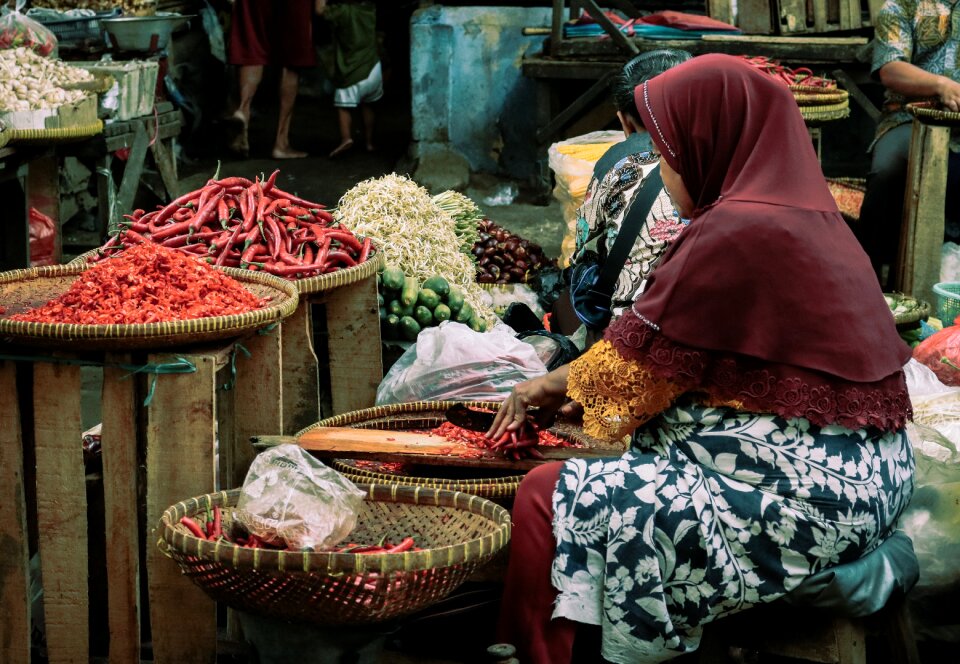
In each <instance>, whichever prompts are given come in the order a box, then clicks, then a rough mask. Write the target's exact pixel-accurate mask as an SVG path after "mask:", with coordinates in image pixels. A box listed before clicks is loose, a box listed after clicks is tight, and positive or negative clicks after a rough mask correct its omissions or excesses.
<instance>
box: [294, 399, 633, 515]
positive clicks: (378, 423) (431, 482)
mask: <svg viewBox="0 0 960 664" xmlns="http://www.w3.org/2000/svg"><path fill="white" fill-rule="evenodd" d="M458 403H463V404H465V405H467V406H469V407H472V408H486V409H489V410H497V409H498V408H500V404H499V403H496V402H488V401H467V402H463V401H417V402H413V403H404V404H393V405H390V406H376V407H374V408H365V409H363V410H356V411H353V412H350V413H344V414H343V415H337V416H335V417H331V418H328V419H325V420H321V421H320V422H317V423H316V424H313V425H310V426H309V427H307V428H305V429H303V430H302V431H299V432H298V433H297V436H298V437H299V436H301V435H303V434H304V433H306V432H308V431H312V430H313V429H317V428H319V427H354V428H357V429H378V430H383V431H398V430H402V429H408V430H409V429H432V428H434V427H437V426H439V425H441V424H443V423H444V422H446V418H445V416H444V413H445V412H446V410H447V409H448V408H450V407H451V406H453V405H456V404H458ZM550 431H551V432H552V433H554V434H556V435H557V436H560V437H561V438H565V439H567V440H569V441H571V442H575V443H578V444H581V445H584V446H585V447H591V448H595V447H604V446H607V445H608V444H605V443H603V442H601V441H599V440H597V439H595V438H592V437H590V436H588V435H586V434H585V433H584V432H583V429H581V428H580V426H579V425H576V424H573V423H570V422H557V423H556V424H554V425H553V426H552V427H551V428H550ZM623 451H625V450H615V449H611V456H616V455H617V454H619V453H621V452H623ZM334 467H335V468H336V469H337V470H338V471H339V472H341V473H343V474H344V475H346V476H347V477H349V478H350V479H351V480H353V481H354V482H371V481H375V482H387V483H395V484H400V485H403V486H414V487H431V488H435V489H449V490H455V491H465V492H467V493H471V494H473V495H477V496H483V497H485V498H492V499H497V500H509V499H512V498H513V497H514V496H515V495H516V493H517V487H518V486H519V485H520V481H521V480H522V479H523V475H503V473H502V472H499V471H497V470H493V469H491V470H484V469H479V468H471V469H469V471H468V472H470V473H471V474H474V476H473V477H437V476H424V475H419V474H416V473H419V472H421V471H420V467H416V466H410V467H408V468H407V469H406V470H405V472H406V473H407V474H403V475H398V474H394V473H386V472H377V471H375V470H368V469H363V468H357V467H356V466H355V465H354V462H352V461H350V460H342V459H341V460H337V461H335V462H334ZM438 468H439V467H437V466H431V467H430V468H429V470H427V471H426V472H432V473H434V475H435V474H436V473H437V471H438ZM450 470H451V473H462V472H463V469H450Z"/></svg>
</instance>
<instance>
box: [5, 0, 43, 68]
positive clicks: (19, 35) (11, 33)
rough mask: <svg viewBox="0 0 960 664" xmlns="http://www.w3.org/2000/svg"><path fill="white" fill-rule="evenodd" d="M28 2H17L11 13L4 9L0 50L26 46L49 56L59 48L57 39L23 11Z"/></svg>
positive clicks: (22, 0)
mask: <svg viewBox="0 0 960 664" xmlns="http://www.w3.org/2000/svg"><path fill="white" fill-rule="evenodd" d="M26 4H27V3H26V0H17V4H16V7H15V8H14V9H13V10H12V11H11V10H10V9H7V8H6V7H4V9H3V11H2V15H0V50H6V49H9V48H18V47H20V46H25V47H26V48H29V49H30V50H32V51H33V52H34V53H36V54H37V55H42V56H48V55H50V54H52V53H53V52H54V50H55V49H56V48H57V38H56V37H55V36H54V34H53V32H51V30H50V29H49V28H47V27H45V26H43V25H41V24H40V23H39V22H37V21H34V20H33V19H32V18H29V17H27V15H26V14H23V13H21V10H22V9H23V8H24V6H25V5H26Z"/></svg>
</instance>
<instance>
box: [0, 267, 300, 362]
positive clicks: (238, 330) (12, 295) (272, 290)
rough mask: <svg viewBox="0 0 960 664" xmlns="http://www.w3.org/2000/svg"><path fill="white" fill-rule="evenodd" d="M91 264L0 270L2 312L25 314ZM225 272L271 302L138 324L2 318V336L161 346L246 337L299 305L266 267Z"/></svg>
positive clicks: (76, 344) (79, 346) (66, 345)
mask: <svg viewBox="0 0 960 664" xmlns="http://www.w3.org/2000/svg"><path fill="white" fill-rule="evenodd" d="M86 269H87V267H86V266H84V265H53V266H48V267H35V268H30V269H26V270H13V271H11V272H0V305H2V306H3V307H4V309H5V312H4V314H3V316H9V315H11V314H17V313H22V312H24V311H27V310H29V309H33V308H35V307H38V306H41V305H43V304H45V303H47V302H49V301H50V300H52V299H54V298H56V297H58V296H60V295H62V294H63V293H64V292H65V291H67V289H69V288H70V285H71V284H72V283H73V282H74V280H75V279H76V278H77V277H78V276H79V275H80V274H81V273H82V272H83V271H84V270H86ZM223 271H224V272H226V273H227V274H229V275H230V276H231V277H233V278H234V279H236V280H237V281H239V282H240V283H242V284H243V285H244V287H245V288H246V289H247V290H249V291H250V292H251V293H253V294H254V295H256V296H257V297H259V298H270V304H269V305H268V306H266V307H264V308H262V309H256V310H254V311H251V312H248V313H244V314H235V315H231V316H215V317H210V318H194V319H190V320H181V321H171V322H166V323H144V324H137V325H69V324H63V323H27V322H22V321H12V320H10V319H9V318H3V317H0V339H7V340H9V341H13V342H16V343H23V344H29V345H32V346H49V347H54V348H57V349H59V350H64V349H70V350H118V349H159V348H167V347H170V346H187V345H194V344H197V343H204V342H210V341H217V340H221V339H229V338H234V337H238V336H242V335H243V334H245V333H247V332H253V331H254V330H256V329H259V328H262V327H266V326H268V325H270V324H272V323H275V322H277V321H279V320H282V319H283V318H286V317H287V316H289V315H290V314H292V313H293V312H294V311H295V310H296V308H297V300H298V295H297V287H296V286H295V285H294V284H293V283H292V282H289V281H286V280H285V279H280V278H279V277H274V276H272V275H269V274H263V273H261V272H249V271H247V270H238V269H232V268H223Z"/></svg>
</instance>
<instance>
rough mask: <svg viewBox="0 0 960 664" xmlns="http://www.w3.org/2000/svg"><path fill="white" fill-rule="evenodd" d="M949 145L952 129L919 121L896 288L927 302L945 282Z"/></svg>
mask: <svg viewBox="0 0 960 664" xmlns="http://www.w3.org/2000/svg"><path fill="white" fill-rule="evenodd" d="M949 142H950V128H949V127H937V126H934V125H929V124H926V123H924V122H921V121H920V120H918V119H916V118H914V120H913V134H912V136H911V138H910V156H909V159H908V161H907V189H906V195H905V196H904V203H903V224H902V225H901V230H900V254H899V258H898V260H897V269H896V273H895V276H894V288H895V290H898V291H901V292H903V293H909V294H910V295H913V296H914V297H915V298H917V299H919V300H926V301H927V302H936V301H937V297H936V295H935V294H934V292H933V286H934V284H936V283H937V282H939V281H940V252H941V250H942V247H943V226H944V222H943V218H944V213H945V211H944V206H945V200H946V195H947V156H948V144H949Z"/></svg>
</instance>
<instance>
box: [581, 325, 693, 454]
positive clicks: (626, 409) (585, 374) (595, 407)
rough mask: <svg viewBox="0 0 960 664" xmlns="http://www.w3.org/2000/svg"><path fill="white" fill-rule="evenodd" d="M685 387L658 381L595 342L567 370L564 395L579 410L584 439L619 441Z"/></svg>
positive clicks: (684, 389)
mask: <svg viewBox="0 0 960 664" xmlns="http://www.w3.org/2000/svg"><path fill="white" fill-rule="evenodd" d="M684 391H686V387H685V386H683V385H679V384H677V383H675V382H673V381H671V380H667V379H664V378H658V377H657V376H655V375H654V374H653V373H651V372H650V371H649V370H647V369H646V368H645V367H644V366H643V365H641V364H638V363H637V362H634V361H632V360H628V359H626V358H624V357H623V356H621V355H620V354H619V353H618V352H617V351H616V349H615V348H614V347H613V345H612V344H611V343H610V342H608V341H599V342H597V343H596V344H594V345H593V346H592V347H591V348H590V350H588V351H587V352H586V353H584V354H583V355H582V356H581V357H580V358H579V359H577V360H575V361H574V362H573V364H572V365H571V366H570V376H569V378H568V379H567V392H568V394H569V395H570V397H571V398H573V399H574V400H575V401H576V402H577V403H579V404H581V405H582V406H583V411H584V412H583V424H584V430H585V431H586V433H587V435H590V436H594V437H595V438H600V439H601V440H610V441H615V440H620V439H622V438H623V437H624V436H626V435H629V434H631V433H633V431H634V429H636V428H637V427H639V426H640V425H641V424H643V423H644V422H646V421H647V420H649V419H650V418H652V417H653V416H655V415H657V414H658V413H660V412H662V411H663V410H665V409H666V408H668V407H669V406H670V404H671V403H672V402H673V400H674V399H676V398H677V397H678V396H680V395H681V394H682V393H683V392H684Z"/></svg>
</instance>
